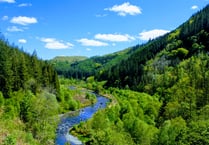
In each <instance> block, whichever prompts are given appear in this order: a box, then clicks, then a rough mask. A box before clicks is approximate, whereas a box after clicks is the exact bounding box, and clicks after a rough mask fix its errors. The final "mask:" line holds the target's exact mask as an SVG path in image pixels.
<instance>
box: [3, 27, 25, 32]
mask: <svg viewBox="0 0 209 145" xmlns="http://www.w3.org/2000/svg"><path fill="white" fill-rule="evenodd" d="M7 31H9V32H23V29H20V28H18V27H16V26H11V27H8V28H7Z"/></svg>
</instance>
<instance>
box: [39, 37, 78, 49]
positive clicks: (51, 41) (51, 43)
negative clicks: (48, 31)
mask: <svg viewBox="0 0 209 145" xmlns="http://www.w3.org/2000/svg"><path fill="white" fill-rule="evenodd" d="M41 41H42V42H44V43H46V44H45V48H48V49H67V48H71V47H73V46H74V45H73V44H71V43H69V42H63V41H62V40H57V39H55V38H41Z"/></svg>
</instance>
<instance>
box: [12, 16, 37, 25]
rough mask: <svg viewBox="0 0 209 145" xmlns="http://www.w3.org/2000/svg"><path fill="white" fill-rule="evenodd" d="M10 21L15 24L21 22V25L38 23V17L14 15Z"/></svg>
mask: <svg viewBox="0 0 209 145" xmlns="http://www.w3.org/2000/svg"><path fill="white" fill-rule="evenodd" d="M10 22H11V23H14V24H20V25H29V24H35V23H38V21H37V19H36V18H34V17H25V16H18V17H13V18H12V19H11V21H10Z"/></svg>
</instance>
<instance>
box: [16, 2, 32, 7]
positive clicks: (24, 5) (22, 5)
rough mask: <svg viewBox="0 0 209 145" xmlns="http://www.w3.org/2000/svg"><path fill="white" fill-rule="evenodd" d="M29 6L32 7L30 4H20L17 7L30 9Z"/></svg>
mask: <svg viewBox="0 0 209 145" xmlns="http://www.w3.org/2000/svg"><path fill="white" fill-rule="evenodd" d="M30 6H32V4H31V3H22V4H19V5H18V7H30Z"/></svg>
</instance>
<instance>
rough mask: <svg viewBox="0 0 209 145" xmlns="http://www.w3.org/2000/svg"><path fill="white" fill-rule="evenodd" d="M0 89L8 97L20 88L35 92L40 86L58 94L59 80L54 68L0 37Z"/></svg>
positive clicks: (34, 54)
mask: <svg viewBox="0 0 209 145" xmlns="http://www.w3.org/2000/svg"><path fill="white" fill-rule="evenodd" d="M0 51H1V53H0V68H1V69H0V91H1V92H2V93H3V95H4V97H6V98H9V97H10V93H11V92H13V91H18V90H20V89H30V90H31V91H32V92H33V93H34V94H36V93H37V92H38V91H39V89H40V88H41V87H43V88H45V87H49V88H50V89H52V90H54V92H55V93H56V96H57V97H58V96H59V93H60V92H59V81H58V78H57V73H56V71H55V70H54V68H53V67H52V66H51V65H49V64H48V63H47V62H46V61H41V60H39V59H38V57H37V55H36V52H35V51H34V53H33V54H32V55H29V54H27V53H24V52H23V51H20V50H19V49H18V48H17V47H11V46H10V45H9V44H8V42H6V41H5V40H4V39H0Z"/></svg>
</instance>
